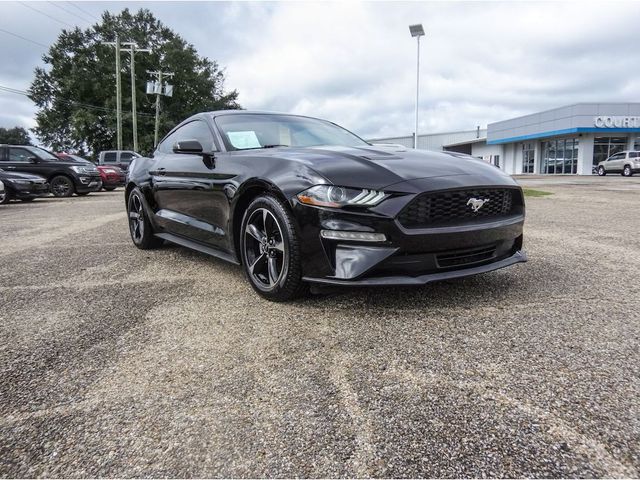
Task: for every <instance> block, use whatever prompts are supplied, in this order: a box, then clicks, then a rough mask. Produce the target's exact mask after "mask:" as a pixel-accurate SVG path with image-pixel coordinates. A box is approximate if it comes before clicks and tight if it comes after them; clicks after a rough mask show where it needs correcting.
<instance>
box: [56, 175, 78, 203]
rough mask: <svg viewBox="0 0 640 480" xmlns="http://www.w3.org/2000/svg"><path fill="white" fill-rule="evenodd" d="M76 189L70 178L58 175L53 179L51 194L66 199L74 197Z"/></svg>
mask: <svg viewBox="0 0 640 480" xmlns="http://www.w3.org/2000/svg"><path fill="white" fill-rule="evenodd" d="M75 190H76V187H75V186H74V185H73V181H72V180H71V179H70V178H69V177H65V176H64V175H58V176H55V177H53V178H52V179H51V193H52V195H53V196H54V197H58V198H66V197H70V196H71V195H73V193H74V192H75Z"/></svg>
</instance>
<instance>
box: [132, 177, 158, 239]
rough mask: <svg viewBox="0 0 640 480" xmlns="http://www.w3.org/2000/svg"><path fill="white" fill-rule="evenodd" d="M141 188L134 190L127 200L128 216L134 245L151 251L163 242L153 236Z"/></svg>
mask: <svg viewBox="0 0 640 480" xmlns="http://www.w3.org/2000/svg"><path fill="white" fill-rule="evenodd" d="M143 198H144V197H143V196H142V192H141V191H140V189H139V188H134V189H133V191H132V192H131V194H130V195H129V199H128V200H127V216H128V217H129V233H130V234H131V240H133V244H134V245H135V246H136V247H138V248H139V249H140V250H150V249H152V248H158V247H159V246H161V245H162V243H163V240H162V239H161V238H158V237H156V236H155V235H154V234H153V225H151V221H150V220H149V215H148V213H147V209H146V208H145V203H144V200H143Z"/></svg>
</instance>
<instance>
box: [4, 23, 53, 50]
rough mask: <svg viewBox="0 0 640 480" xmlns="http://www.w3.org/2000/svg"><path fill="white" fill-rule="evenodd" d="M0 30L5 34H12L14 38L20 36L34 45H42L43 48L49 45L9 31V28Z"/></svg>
mask: <svg viewBox="0 0 640 480" xmlns="http://www.w3.org/2000/svg"><path fill="white" fill-rule="evenodd" d="M0 32H4V33H6V34H7V35H12V36H14V37H16V38H20V39H22V40H25V41H27V42H31V43H35V44H36V45H40V46H41V47H44V48H49V46H48V45H45V44H44V43H40V42H36V41H35V40H31V39H30V38H27V37H23V36H22V35H18V34H17V33H13V32H10V31H9V30H5V29H4V28H0Z"/></svg>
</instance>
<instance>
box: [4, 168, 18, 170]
mask: <svg viewBox="0 0 640 480" xmlns="http://www.w3.org/2000/svg"><path fill="white" fill-rule="evenodd" d="M3 168H6V169H7V170H15V169H16V167H3Z"/></svg>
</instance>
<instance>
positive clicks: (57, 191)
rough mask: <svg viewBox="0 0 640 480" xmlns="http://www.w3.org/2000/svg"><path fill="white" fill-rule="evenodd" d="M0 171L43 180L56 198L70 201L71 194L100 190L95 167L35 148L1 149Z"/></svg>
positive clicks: (98, 175) (22, 146) (99, 181)
mask: <svg viewBox="0 0 640 480" xmlns="http://www.w3.org/2000/svg"><path fill="white" fill-rule="evenodd" d="M0 168H2V169H3V170H5V171H7V172H24V173H34V174H36V175H40V176H42V177H44V178H46V179H47V181H48V182H49V184H50V185H51V193H52V194H53V195H54V196H55V197H70V196H71V195H73V194H74V193H76V194H78V195H86V194H88V193H90V192H96V191H98V190H100V188H102V181H101V180H100V172H98V169H97V168H96V167H95V165H82V164H79V163H77V162H68V161H64V160H60V159H59V158H58V157H56V156H55V155H53V154H52V153H49V152H48V151H46V150H44V149H42V148H38V147H29V146H25V145H0Z"/></svg>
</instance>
